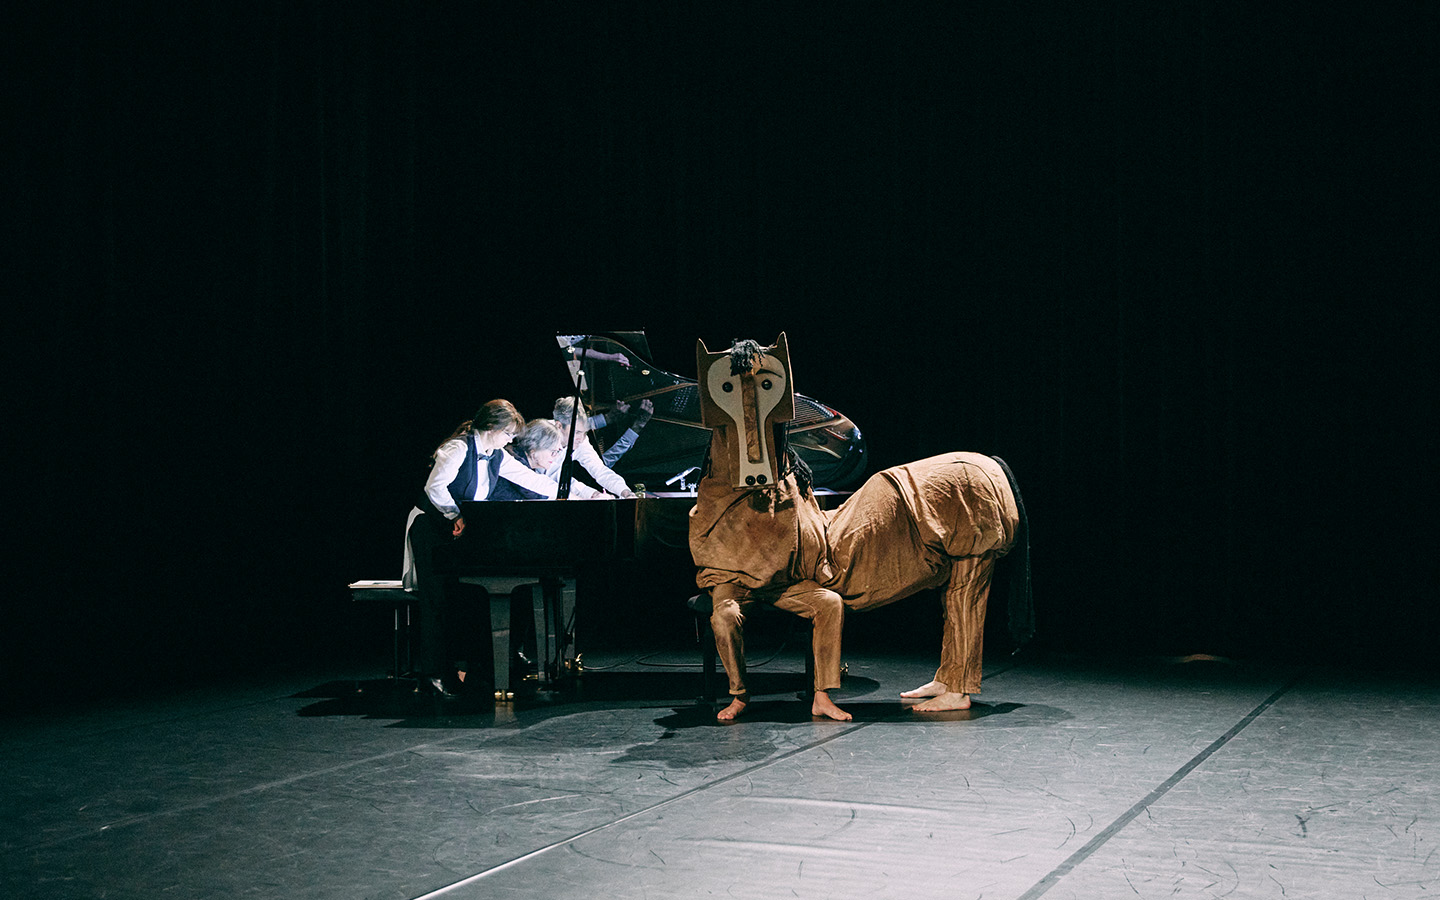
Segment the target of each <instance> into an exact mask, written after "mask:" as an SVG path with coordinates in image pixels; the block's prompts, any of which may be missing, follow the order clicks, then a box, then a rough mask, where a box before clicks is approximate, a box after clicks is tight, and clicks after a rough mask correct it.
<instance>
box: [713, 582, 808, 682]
mask: <svg viewBox="0 0 1440 900" xmlns="http://www.w3.org/2000/svg"><path fill="white" fill-rule="evenodd" d="M685 605H686V606H687V607H689V608H690V612H691V613H693V614H694V615H695V638H696V640H698V641H699V642H700V690H701V700H703V701H705V702H706V703H714V702H715V701H716V699H717V697H718V694H719V691H718V688H717V685H716V678H715V656H716V652H715V632H714V631H713V630H712V629H711V628H710V613H711V611H712V610H713V609H714V606H713V605H712V603H711V601H710V595H709V594H696V595H695V596H693V597H691V598H690V599H688V600H686V601H685ZM761 610H768V611H769V612H768V613H766V612H761ZM756 612H760V615H761V616H770V615H776V616H786V617H789V618H790V619H791V624H792V625H795V624H796V621H795V620H799V625H800V631H801V632H802V633H803V635H804V638H805V690H804V691H803V692H802V694H801V697H802V699H808V698H809V697H810V696H812V695H813V694H814V693H815V645H814V644H813V643H812V642H811V632H812V630H813V629H812V627H811V622H810V620H809V619H807V618H805V617H804V616H800V615H796V614H795V613H790V612H786V611H785V610H783V609H776V608H775V607H773V606H771V605H770V604H768V603H765V602H762V601H756V602H755V603H753V604H751V606H750V609H749V610H747V611H746V614H745V623H746V625H749V624H750V622H751V620H752V619H753V618H754V613H756ZM727 691H728V688H727Z"/></svg>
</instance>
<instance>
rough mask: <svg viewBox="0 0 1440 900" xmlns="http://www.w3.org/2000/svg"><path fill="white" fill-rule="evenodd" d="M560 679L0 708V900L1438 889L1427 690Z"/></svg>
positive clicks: (1126, 679) (236, 689) (1096, 670)
mask: <svg viewBox="0 0 1440 900" xmlns="http://www.w3.org/2000/svg"><path fill="white" fill-rule="evenodd" d="M587 661H588V662H590V663H591V664H592V665H593V666H596V667H597V668H596V669H595V670H592V671H590V672H588V673H587V674H586V675H585V676H584V682H583V687H582V689H581V691H580V692H579V693H578V694H575V695H572V696H568V697H563V698H557V699H554V700H551V701H549V702H543V703H537V704H530V705H521V706H520V707H519V708H516V709H511V708H508V707H502V708H501V709H500V710H499V711H497V712H495V713H489V712H480V713H469V714H464V713H460V714H448V713H446V712H444V711H443V710H437V709H436V708H435V707H434V705H433V704H431V703H428V702H416V700H415V699H414V698H413V697H407V696H398V697H397V696H393V695H389V694H387V693H385V692H384V691H379V690H376V687H377V686H376V685H375V684H373V683H368V684H364V685H363V686H366V687H368V688H369V689H368V690H366V691H365V692H363V693H356V692H355V687H356V686H357V681H356V680H355V679H357V678H363V677H365V676H368V675H373V674H374V672H375V670H373V669H372V670H368V671H340V670H332V671H327V672H315V673H309V674H305V675H291V676H285V677H277V678H271V679H261V678H257V679H252V680H250V681H245V682H242V681H239V680H236V681H232V682H230V683H226V684H214V685H210V686H208V687H205V688H199V689H194V690H191V691H188V692H184V693H170V694H167V695H152V696H148V697H141V698H137V699H132V700H128V701H124V702H119V701H116V702H110V703H107V704H104V705H100V706H96V707H92V708H82V709H76V708H73V707H72V708H70V709H68V710H63V711H51V712H47V713H44V714H36V715H27V716H24V717H19V718H11V719H10V720H8V721H7V722H6V725H5V729H4V736H3V738H0V770H3V772H4V783H5V790H4V804H3V816H0V860H3V863H0V896H6V897H45V898H81V897H87V898H88V897H105V898H146V900H152V898H155V897H164V896H177V897H187V898H189V897H193V898H203V897H256V898H299V897H304V898H307V900H325V898H337V900H338V898H345V900H356V898H387V900H388V898H420V897H441V896H443V897H449V898H482V897H483V898H503V897H517V898H519V897H546V898H550V900H562V898H581V897H585V898H592V897H626V898H628V897H636V898H640V897H705V896H729V897H743V898H772V897H773V898H781V897H815V898H821V897H824V898H851V897H853V898H862V897H863V898H890V897H893V898H905V900H917V898H931V897H933V898H942V897H944V898H954V897H967V898H968V897H977V898H978V897H984V898H1037V897H1041V896H1044V897H1047V898H1095V897H1121V896H1139V897H1197V898H1198V897H1222V896H1225V897H1275V898H1288V900H1293V898H1296V897H1324V898H1332V897H1333V898H1349V897H1355V898H1360V897H1371V898H1376V897H1387V898H1396V897H1432V896H1440V853H1437V852H1436V851H1437V849H1440V679H1437V678H1435V677H1433V676H1428V675H1427V676H1418V675H1403V674H1384V673H1380V672H1373V671H1371V672H1367V671H1358V672H1337V671H1335V670H1332V669H1330V668H1327V667H1323V666H1319V665H1317V666H1313V667H1300V666H1283V665H1266V664H1241V663H1231V662H1228V661H1223V660H1214V659H1209V658H1204V657H1198V658H1191V659H1185V660H1179V659H1153V658H1151V659H1135V660H1122V659H1081V658H1055V657H1049V658H1044V657H1040V658H1034V659H1021V660H1020V661H1013V662H1012V661H992V664H991V665H990V666H988V667H987V675H986V681H985V691H984V693H983V694H982V695H981V696H980V697H979V698H978V700H979V702H978V703H977V705H976V707H975V708H974V709H972V710H971V711H969V712H966V713H943V714H939V715H935V716H931V717H922V716H920V715H918V714H915V713H912V712H909V711H908V710H907V709H905V708H904V707H903V705H902V704H901V703H900V702H899V700H898V698H897V694H898V692H899V691H900V690H902V689H904V688H908V687H913V686H914V685H916V684H920V683H922V682H924V681H926V680H928V678H929V677H930V675H931V666H933V663H927V662H926V661H925V660H924V659H923V658H920V657H914V658H907V657H904V656H896V655H875V656H866V657H857V658H850V659H847V663H848V665H849V675H848V677H847V681H846V686H845V688H844V690H842V691H841V692H840V693H839V694H838V695H837V700H838V701H839V702H840V703H841V705H842V706H844V707H846V708H847V709H849V710H851V711H852V712H853V713H855V721H853V722H848V723H840V722H831V721H828V720H814V719H811V718H810V717H809V715H808V706H807V705H806V704H804V703H802V702H801V701H799V700H797V699H795V694H794V691H795V690H796V689H797V688H798V687H800V681H801V675H800V674H799V673H800V671H801V663H800V661H799V659H798V658H793V657H790V656H786V655H782V656H781V657H780V658H779V659H777V660H775V661H774V662H772V663H771V664H770V665H768V666H765V667H763V668H762V669H761V670H760V671H759V672H758V674H757V687H758V688H759V689H760V690H762V691H766V692H767V693H764V694H761V695H758V696H757V698H756V702H755V703H754V704H752V708H751V709H750V710H749V714H748V715H747V717H746V718H745V719H744V720H742V721H740V722H737V723H735V724H733V725H717V724H715V723H714V722H713V720H712V717H711V713H710V712H709V711H708V709H702V708H700V707H697V706H696V705H694V699H693V698H694V694H696V693H697V692H698V686H699V676H698V672H697V670H696V669H694V668H693V667H687V666H686V665H685V664H686V663H688V658H687V657H686V656H685V655H684V654H675V655H673V658H667V657H666V656H665V655H664V654H652V655H650V656H648V657H646V658H643V659H640V660H636V659H631V658H627V657H618V656H617V657H615V658H613V659H610V660H606V659H604V658H598V657H591V658H590V659H588V660H587ZM601 665H606V666H610V667H609V668H604V669H600V668H598V667H599V666H601Z"/></svg>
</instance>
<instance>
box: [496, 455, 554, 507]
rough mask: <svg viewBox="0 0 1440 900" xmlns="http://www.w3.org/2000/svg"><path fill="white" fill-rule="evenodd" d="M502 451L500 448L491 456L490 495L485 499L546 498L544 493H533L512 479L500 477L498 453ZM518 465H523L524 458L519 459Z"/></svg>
mask: <svg viewBox="0 0 1440 900" xmlns="http://www.w3.org/2000/svg"><path fill="white" fill-rule="evenodd" d="M504 452H505V451H504V450H501V451H499V452H497V453H496V454H495V456H494V457H493V462H492V464H491V466H490V496H489V497H487V498H486V499H487V500H544V499H546V497H545V495H544V494H537V493H535V492H534V491H532V490H530V489H529V488H525V487H521V486H520V485H518V484H516V483H515V482H513V481H508V480H506V479H504V478H501V477H500V454H502V453H504ZM520 465H522V466H523V465H525V461H524V460H520Z"/></svg>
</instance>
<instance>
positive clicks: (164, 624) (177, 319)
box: [4, 2, 1440, 675]
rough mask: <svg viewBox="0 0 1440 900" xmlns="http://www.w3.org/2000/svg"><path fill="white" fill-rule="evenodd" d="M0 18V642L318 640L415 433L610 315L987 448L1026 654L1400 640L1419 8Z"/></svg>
mask: <svg viewBox="0 0 1440 900" xmlns="http://www.w3.org/2000/svg"><path fill="white" fill-rule="evenodd" d="M6 15H7V16H8V17H9V19H10V21H11V25H12V27H11V28H9V29H7V30H8V32H9V34H10V38H9V41H10V43H11V45H12V47H13V52H12V53H9V54H7V56H8V61H7V62H6V63H5V64H4V65H5V66H6V67H7V70H8V74H9V75H10V78H9V79H8V80H9V83H10V84H11V85H12V91H11V93H12V95H13V96H14V98H15V99H16V100H18V101H19V102H18V112H19V116H18V118H17V120H16V124H17V127H16V128H14V129H12V135H11V138H10V141H9V142H7V143H8V146H9V147H10V150H9V157H10V163H11V164H10V165H9V166H7V167H6V168H7V176H8V181H9V187H10V191H9V193H10V195H11V197H12V198H13V207H12V210H13V212H12V215H11V216H10V217H9V221H8V223H7V230H8V233H9V236H10V238H11V240H10V241H9V242H8V243H9V245H10V247H11V249H12V251H18V252H17V253H15V256H16V261H15V265H14V267H13V279H12V283H11V286H10V287H11V292H12V296H13V297H14V298H15V299H16V300H17V301H18V306H19V307H20V310H19V312H18V314H16V315H15V317H14V318H13V319H12V330H11V343H12V345H13V347H12V352H11V354H10V357H11V359H12V361H13V362H15V363H17V364H18V365H17V366H16V375H15V376H14V378H13V381H12V384H13V386H14V389H13V390H12V391H11V394H12V397H11V402H12V403H13V404H14V406H15V415H14V416H13V417H12V421H13V422H15V423H17V428H16V429H15V436H14V437H13V438H12V441H13V442H14V443H15V444H17V445H19V446H20V447H21V448H22V449H24V450H26V451H27V452H26V453H25V455H24V463H23V464H22V467H21V469H20V470H19V471H18V472H17V473H16V476H15V478H14V479H12V480H13V482H14V483H15V484H16V485H17V490H16V492H15V493H16V497H15V503H14V506H15V508H16V510H17V511H18V512H17V514H16V520H17V523H22V525H23V527H22V528H21V529H20V530H21V531H22V532H23V534H22V537H21V540H20V541H18V542H17V543H16V544H15V546H16V547H17V548H18V549H19V551H20V555H19V558H18V559H17V569H18V571H20V572H22V573H25V575H26V577H27V578H29V579H33V581H34V584H33V587H29V588H27V591H28V592H29V593H28V594H27V597H28V598H29V599H28V601H27V602H26V603H25V604H23V607H24V610H25V611H24V612H23V613H22V614H21V616H20V628H19V629H18V630H17V632H16V633H17V635H19V640H18V642H19V643H20V644H22V645H23V649H22V652H21V653H20V654H18V655H17V656H16V657H15V660H16V662H14V663H13V664H14V665H16V666H17V667H18V668H22V669H24V670H26V671H30V672H39V673H45V672H52V671H61V670H71V669H73V668H74V667H75V666H76V665H77V663H78V664H79V665H81V666H83V667H94V666H98V667H104V668H106V669H107V670H110V671H114V672H117V673H141V674H142V675H149V674H153V673H162V672H169V671H172V670H174V669H182V670H183V669H184V668H186V667H190V666H196V665H206V666H208V665H211V664H212V663H214V664H224V665H239V666H252V665H255V664H256V661H257V660H259V661H262V662H267V663H268V662H280V661H286V660H293V659H296V658H304V657H306V656H310V655H314V654H318V653H323V652H331V651H334V650H336V649H337V647H340V646H344V645H347V644H349V643H350V642H352V641H353V640H355V639H356V638H357V636H356V634H355V633H354V630H353V629H351V628H350V627H349V626H347V625H346V624H345V623H347V622H349V621H351V618H350V617H351V616H352V613H351V611H350V610H349V609H347V607H346V602H345V592H344V584H345V583H346V582H347V581H349V580H351V579H355V578H386V577H398V571H399V564H400V547H401V544H400V540H401V533H402V527H403V521H404V516H405V513H406V510H407V509H408V507H409V503H410V496H411V494H412V492H413V491H414V490H415V489H416V488H417V487H418V485H419V483H420V481H421V480H422V479H423V477H424V472H425V466H426V464H427V457H428V454H429V452H430V450H431V449H433V447H434V445H435V444H436V443H437V442H438V441H439V440H440V439H441V438H443V437H444V436H445V435H446V434H447V433H448V432H449V430H450V428H451V427H453V426H454V425H455V424H456V423H457V422H458V421H460V420H461V419H464V418H467V417H468V415H469V413H470V412H471V411H473V409H474V408H475V407H476V406H477V405H478V404H479V403H481V402H483V401H485V400H487V399H490V398H491V397H494V396H505V397H509V398H510V399H512V400H514V401H515V402H517V403H518V404H519V405H520V407H521V409H522V411H523V412H525V413H526V414H527V415H529V416H536V415H541V414H544V413H545V411H546V410H547V409H548V406H549V404H550V402H551V400H552V399H553V398H554V396H556V395H557V394H559V393H560V392H561V391H563V390H564V385H565V381H564V375H563V368H562V366H561V364H560V359H559V357H558V354H557V353H556V351H555V349H554V343H553V339H552V335H553V334H554V333H555V332H557V331H577V330H579V331H584V330H592V329H593V330H608V329H625V328H645V329H647V330H648V333H649V335H650V342H651V346H652V347H653V348H654V350H655V354H656V357H657V359H656V360H655V362H656V363H657V364H658V365H660V366H661V367H662V368H667V369H670V370H672V371H675V372H678V373H680V374H686V375H693V372H692V371H691V369H692V368H693V355H692V354H693V346H694V341H695V338H697V337H703V338H704V339H705V340H706V341H707V343H709V344H710V346H712V347H713V346H720V345H724V344H726V343H727V342H728V341H729V340H730V339H732V338H736V337H755V338H758V339H761V340H767V341H768V340H770V339H771V338H773V337H774V335H775V333H777V332H779V331H781V330H784V331H786V332H787V333H788V335H789V338H790V343H791V346H792V348H793V351H794V354H793V355H794V360H795V365H796V369H797V379H798V387H799V389H800V390H802V391H803V392H805V393H808V394H810V395H812V396H815V397H818V398H819V399H821V400H822V401H824V402H828V403H831V404H833V405H835V406H837V407H838V408H840V409H841V410H843V411H844V412H845V413H847V414H848V415H849V416H850V417H851V418H853V419H854V420H855V421H857V422H858V423H859V424H860V425H861V427H862V428H863V429H864V430H865V432H866V435H867V437H868V439H869V441H870V446H871V449H872V451H873V468H880V467H883V466H886V465H891V464H895V463H899V462H904V461H906V460H909V459H914V458H919V457H922V456H925V455H929V454H932V453H938V452H942V451H945V450H950V449H970V450H980V451H985V452H990V453H996V454H999V455H1001V456H1003V457H1005V458H1006V460H1008V461H1009V462H1010V463H1011V464H1012V465H1013V466H1014V468H1015V470H1016V472H1017V474H1018V476H1019V478H1020V481H1021V483H1022V485H1023V487H1024V490H1025V495H1026V501H1027V505H1028V507H1029V510H1030V515H1031V520H1032V524H1033V527H1034V536H1033V539H1032V543H1033V547H1034V559H1035V579H1036V591H1037V604H1038V613H1039V627H1040V633H1041V637H1042V640H1045V641H1048V642H1050V643H1051V645H1052V646H1056V647H1060V648H1064V649H1071V650H1101V651H1113V650H1136V651H1140V652H1163V653H1181V652H1215V653H1227V654H1237V655H1239V654H1259V653H1282V654H1289V655H1309V654H1326V655H1330V656H1332V657H1333V656H1336V655H1343V654H1346V653H1350V652H1352V651H1353V652H1365V653H1375V654H1386V655H1389V654H1401V655H1403V654H1414V653H1416V652H1417V650H1418V649H1419V648H1420V647H1422V646H1428V644H1427V643H1426V639H1425V638H1423V637H1422V636H1423V635H1427V634H1428V635H1431V636H1433V632H1434V631H1435V625H1436V624H1437V616H1436V614H1435V613H1434V612H1433V611H1432V606H1431V605H1430V604H1429V601H1428V597H1427V596H1426V589H1427V588H1429V587H1432V586H1433V585H1434V584H1435V583H1436V577H1435V576H1436V574H1437V572H1436V565H1435V563H1434V562H1433V554H1431V553H1429V552H1428V551H1429V549H1430V544H1431V543H1432V542H1433V539H1434V538H1435V536H1436V527H1435V521H1434V515H1433V513H1432V512H1431V509H1432V505H1433V501H1434V500H1435V496H1436V492H1435V474H1434V466H1433V465H1431V464H1430V460H1429V459H1428V453H1427V452H1426V451H1427V449H1428V443H1429V440H1430V435H1431V434H1433V433H1434V432H1435V430H1436V428H1435V426H1436V421H1435V419H1436V415H1435V404H1434V395H1435V390H1434V386H1435V383H1436V379H1435V375H1436V373H1435V363H1434V361H1433V360H1434V355H1433V354H1432V353H1430V352H1429V349H1430V347H1431V345H1432V344H1433V343H1434V341H1435V338H1436V327H1435V325H1436V316H1435V312H1434V301H1435V297H1436V287H1437V279H1436V277H1435V276H1436V264H1435V252H1434V247H1435V246H1437V245H1440V240H1437V238H1440V234H1437V231H1440V229H1437V226H1436V217H1435V209H1436V208H1437V205H1436V199H1437V197H1436V191H1435V175H1434V166H1433V160H1434V159H1435V158H1436V152H1435V151H1436V149H1437V147H1436V136H1437V128H1436V124H1437V123H1436V112H1435V110H1436V108H1437V106H1436V104H1435V102H1434V101H1435V88H1436V69H1435V62H1434V60H1435V59H1436V56H1437V55H1436V50H1437V46H1436V44H1437V41H1436V36H1437V34H1436V32H1437V29H1436V25H1437V13H1436V11H1435V9H1434V8H1433V7H1430V6H1426V5H1422V4H1404V5H1397V6H1391V7H1386V8H1384V9H1378V10H1377V9H1361V8H1360V7H1358V6H1356V7H1355V8H1353V9H1349V10H1343V9H1342V10H1317V9H1307V10H1305V11H1303V12H1302V11H1300V10H1277V9H1271V8H1268V7H1267V8H1263V9H1255V8H1246V7H1239V6H1234V5H1230V4H1222V3H1181V4H1171V5H1167V6H1165V7H1164V8H1157V7H1155V6H1154V5H1153V4H1141V3H1106V4H1098V5H1097V4H1088V5H1084V6H1079V7H1077V6H1061V7H1058V8H1057V7H1055V6H1054V5H1049V4H1037V5H1023V4H1022V5H1015V4H951V3H914V4H869V3H845V4H821V3H757V4H749V3H730V4H670V3H622V4H614V3H607V4H594V3H578V2H575V3H570V2H564V3H533V4H532V3H524V4H521V3H515V4H498V3H481V4H458V3H422V4H400V3H349V2H346V3H340V2H336V3H289V2H286V3H280V2H270V3H245V4H238V3H221V2H195V3H175V4H154V5H148V4H147V5H141V4H104V5H101V4H95V5H93V6H89V5H85V6H84V8H77V7H75V6H67V5H56V4H40V3H28V4H20V5H19V6H18V7H17V8H14V9H11V11H10V12H8V13H7V14H6ZM27 583H28V582H27ZM904 615H908V613H905V612H903V611H902V612H901V613H897V614H896V615H895V616H894V617H892V618H893V619H894V624H895V625H896V626H897V627H901V626H903V624H904V623H903V621H902V619H903V616H904Z"/></svg>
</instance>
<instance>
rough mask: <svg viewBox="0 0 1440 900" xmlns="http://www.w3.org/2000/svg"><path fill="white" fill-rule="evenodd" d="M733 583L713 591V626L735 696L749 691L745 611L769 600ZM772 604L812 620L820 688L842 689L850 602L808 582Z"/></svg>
mask: <svg viewBox="0 0 1440 900" xmlns="http://www.w3.org/2000/svg"><path fill="white" fill-rule="evenodd" d="M729 587H730V586H728V585H721V586H719V587H716V588H715V589H714V590H712V591H711V594H710V601H711V613H710V628H711V630H712V631H714V632H715V650H716V653H717V654H718V655H719V656H720V662H721V664H722V665H724V666H725V674H726V675H727V676H728V677H729V682H730V695H731V696H732V697H739V696H743V695H744V694H746V693H748V691H747V690H746V688H745V631H744V625H745V612H746V611H747V610H748V609H749V608H750V607H751V606H752V605H753V604H755V603H759V602H763V601H758V600H748V599H744V597H745V592H744V589H743V588H737V589H729ZM772 605H773V606H776V607H778V608H779V609H783V610H785V611H786V612H791V613H795V614H796V615H798V616H804V617H805V618H807V619H809V620H810V622H811V625H812V628H813V635H812V640H811V644H812V647H813V652H814V654H815V690H817V691H833V690H836V689H837V688H839V687H840V639H841V634H842V632H843V630H844V627H845V604H844V603H842V602H841V600H840V595H839V594H837V593H835V592H834V591H832V590H829V589H827V588H823V587H821V586H820V585H818V584H816V583H815V582H813V581H802V582H800V583H799V584H794V585H791V586H790V587H788V588H786V589H785V591H784V592H783V593H782V594H781V595H780V596H779V597H777V598H776V599H775V601H774V602H773V604H772Z"/></svg>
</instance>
